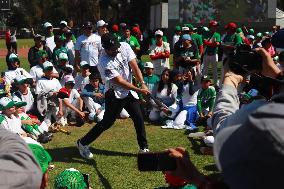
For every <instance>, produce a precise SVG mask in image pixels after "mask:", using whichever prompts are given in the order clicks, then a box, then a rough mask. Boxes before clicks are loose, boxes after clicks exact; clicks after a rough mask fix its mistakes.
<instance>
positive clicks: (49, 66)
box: [42, 61, 53, 71]
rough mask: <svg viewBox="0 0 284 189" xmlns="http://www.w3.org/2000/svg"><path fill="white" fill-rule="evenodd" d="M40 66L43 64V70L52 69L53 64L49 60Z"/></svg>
mask: <svg viewBox="0 0 284 189" xmlns="http://www.w3.org/2000/svg"><path fill="white" fill-rule="evenodd" d="M42 66H43V71H45V70H51V69H53V64H52V63H51V62H49V61H45V62H44V63H43V65H42Z"/></svg>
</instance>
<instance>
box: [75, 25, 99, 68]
mask: <svg viewBox="0 0 284 189" xmlns="http://www.w3.org/2000/svg"><path fill="white" fill-rule="evenodd" d="M83 30H84V34H83V35H81V36H79V37H78V39H77V42H76V44H75V64H76V67H77V69H79V64H80V62H81V61H86V62H88V64H89V65H90V72H91V73H98V69H97V65H98V58H99V53H100V51H101V48H102V47H101V38H100V36H98V35H97V34H93V25H92V23H91V22H86V23H85V24H84V25H83Z"/></svg>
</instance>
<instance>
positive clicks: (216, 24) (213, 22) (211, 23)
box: [209, 20, 219, 27]
mask: <svg viewBox="0 0 284 189" xmlns="http://www.w3.org/2000/svg"><path fill="white" fill-rule="evenodd" d="M212 26H219V23H218V22H217V21H216V20H211V21H210V22H209V27H212Z"/></svg>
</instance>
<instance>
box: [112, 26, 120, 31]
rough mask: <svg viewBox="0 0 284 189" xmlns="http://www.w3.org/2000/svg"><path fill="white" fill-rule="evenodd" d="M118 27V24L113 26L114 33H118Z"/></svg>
mask: <svg viewBox="0 0 284 189" xmlns="http://www.w3.org/2000/svg"><path fill="white" fill-rule="evenodd" d="M118 30H119V29H118V25H116V24H114V25H113V26H112V31H114V32H118Z"/></svg>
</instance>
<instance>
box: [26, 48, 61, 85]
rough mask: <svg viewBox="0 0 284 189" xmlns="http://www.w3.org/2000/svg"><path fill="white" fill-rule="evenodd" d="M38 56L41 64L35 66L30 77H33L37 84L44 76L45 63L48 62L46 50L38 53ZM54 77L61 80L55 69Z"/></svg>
mask: <svg viewBox="0 0 284 189" xmlns="http://www.w3.org/2000/svg"><path fill="white" fill-rule="evenodd" d="M37 56H39V62H38V64H37V65H35V66H33V67H32V68H31V70H30V75H31V76H32V78H33V79H34V81H35V82H37V81H38V80H39V79H40V78H42V77H43V76H44V72H43V63H44V62H46V61H47V60H48V55H47V52H46V51H45V50H40V51H38V52H37ZM52 77H53V78H59V74H58V72H57V71H56V69H55V68H53V72H52Z"/></svg>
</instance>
